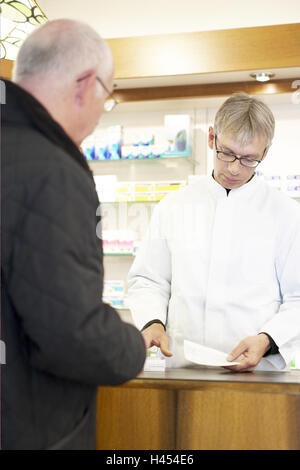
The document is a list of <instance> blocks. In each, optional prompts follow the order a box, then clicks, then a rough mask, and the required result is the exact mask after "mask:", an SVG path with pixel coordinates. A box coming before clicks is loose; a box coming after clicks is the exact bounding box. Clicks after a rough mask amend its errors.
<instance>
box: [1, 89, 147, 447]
mask: <svg viewBox="0 0 300 470" xmlns="http://www.w3.org/2000/svg"><path fill="white" fill-rule="evenodd" d="M5 87H6V104H4V105H2V106H1V111H2V113H1V114H2V115H1V118H2V123H1V124H2V126H1V128H2V129H1V131H2V132H1V133H2V135H1V137H2V139H1V147H2V148H1V199H2V200H1V223H2V227H1V232H2V233H1V252H2V253H1V307H2V312H1V339H2V341H4V342H5V345H6V364H5V365H2V366H1V418H2V419H1V421H2V422H1V440H2V449H93V448H95V447H96V440H95V419H96V416H95V398H96V391H97V386H98V385H115V384H121V383H124V382H125V381H127V380H129V379H132V378H134V377H135V376H136V375H137V374H138V373H139V372H140V371H141V369H142V367H143V364H144V360H145V346H144V341H143V338H142V336H141V333H140V332H139V331H138V330H137V329H136V328H135V327H134V326H132V325H129V324H126V323H124V322H122V321H121V320H120V318H119V316H118V314H117V312H116V311H115V310H114V309H113V308H112V307H110V306H109V305H107V304H105V303H103V302H102V288H103V264H102V256H103V252H102V242H101V240H100V239H99V238H98V237H97V236H96V228H97V223H99V219H97V217H96V211H97V208H98V206H99V201H98V197H97V193H96V191H95V185H94V181H93V177H92V174H91V172H90V170H89V167H88V165H87V163H86V161H85V158H84V157H83V155H82V154H81V152H80V151H79V149H78V148H77V147H76V145H75V144H74V143H73V142H72V141H71V140H70V139H69V137H68V136H67V135H66V133H65V132H64V131H63V129H62V128H61V126H59V125H58V123H56V122H55V121H54V120H53V119H52V118H51V116H50V115H49V113H48V112H47V111H46V109H45V108H44V107H43V106H42V105H41V104H40V103H39V102H38V101H37V100H36V99H35V98H33V97H32V96H31V95H30V94H29V93H27V92H25V91H24V90H23V89H21V88H20V87H18V86H17V85H15V84H13V83H12V82H9V81H5Z"/></svg>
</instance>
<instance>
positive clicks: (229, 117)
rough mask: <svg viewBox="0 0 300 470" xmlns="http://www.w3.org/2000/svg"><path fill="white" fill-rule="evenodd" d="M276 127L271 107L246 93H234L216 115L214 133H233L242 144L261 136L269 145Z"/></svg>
mask: <svg viewBox="0 0 300 470" xmlns="http://www.w3.org/2000/svg"><path fill="white" fill-rule="evenodd" d="M274 129H275V119H274V116H273V113H272V111H271V110H270V108H269V107H268V106H267V105H266V104H265V103H263V102H262V101H261V100H259V99H256V98H252V97H251V96H249V95H247V94H246V93H234V94H233V95H232V96H231V97H230V98H228V99H227V100H226V101H225V102H224V103H223V104H222V106H221V107H220V108H219V110H218V112H217V114H216V116H215V122H214V133H215V134H216V135H221V134H226V135H231V136H233V137H234V139H235V140H236V141H237V142H238V143H239V144H241V145H247V144H249V143H250V142H251V141H252V140H253V138H254V137H255V136H259V137H264V138H265V139H266V143H267V146H268V147H269V146H270V145H271V144H272V140H273V136H274Z"/></svg>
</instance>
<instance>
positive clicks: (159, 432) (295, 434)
mask: <svg viewBox="0 0 300 470" xmlns="http://www.w3.org/2000/svg"><path fill="white" fill-rule="evenodd" d="M97 439H98V448H99V449H105V450H125V449H127V450H144V449H151V450H167V449H169V450H171V449H176V450H180V449H186V450H195V449H206V450H223V449H225V450H232V449H236V450H238V449H242V450H274V449H276V450H289V449H293V450H295V449H300V372H299V371H291V372H244V373H233V372H231V371H228V370H225V369H200V368H191V369H188V368H186V369H170V370H166V371H165V372H143V373H142V374H140V376H139V377H138V378H136V379H135V380H132V381H130V382H128V383H126V384H124V385H122V386H119V387H100V388H99V392H98V416H97Z"/></svg>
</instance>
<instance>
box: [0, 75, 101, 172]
mask: <svg viewBox="0 0 300 470" xmlns="http://www.w3.org/2000/svg"><path fill="white" fill-rule="evenodd" d="M3 81H4V83H5V87H6V88H5V91H6V104H5V105H4V106H2V110H1V111H2V113H1V114H2V123H7V124H9V123H11V124H12V125H17V126H18V125H19V126H29V127H34V128H36V129H37V130H38V131H39V132H41V133H42V134H43V135H44V136H45V137H46V138H47V139H48V140H50V141H51V142H53V143H54V144H55V145H57V146H58V147H60V148H61V149H63V150H64V151H65V152H66V153H67V154H68V155H69V156H70V157H71V158H73V159H74V160H76V162H77V163H78V164H79V165H80V166H81V167H82V168H84V170H85V171H87V172H88V173H90V175H91V176H92V172H91V170H90V168H89V166H88V163H87V161H86V159H85V157H84V155H83V154H82V153H81V151H80V150H79V148H78V147H77V145H76V144H75V143H74V142H73V140H72V139H70V137H69V136H68V135H67V134H66V132H65V131H64V129H63V128H62V127H61V126H60V124H58V122H56V121H55V120H54V119H53V118H52V116H51V115H50V114H49V112H48V111H47V109H46V108H45V107H44V106H43V105H42V104H41V103H40V102H39V101H38V100H37V99H36V98H34V97H33V96H32V95H31V94H30V93H28V92H27V91H25V90H24V89H23V88H21V87H20V86H18V85H16V84H15V83H13V82H11V81H9V80H3Z"/></svg>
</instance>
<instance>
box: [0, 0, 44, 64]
mask: <svg viewBox="0 0 300 470" xmlns="http://www.w3.org/2000/svg"><path fill="white" fill-rule="evenodd" d="M0 11H1V37H0V48H1V59H9V60H15V58H16V56H17V53H18V50H19V47H20V46H21V44H22V42H23V41H24V40H25V39H26V37H27V36H28V35H29V34H30V33H31V32H32V31H33V30H34V29H35V28H36V27H37V26H40V25H42V24H43V23H46V21H48V20H47V18H46V16H45V15H44V13H43V12H42V10H41V9H40V7H39V6H38V4H37V3H36V1H35V0H22V1H11V0H0Z"/></svg>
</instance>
